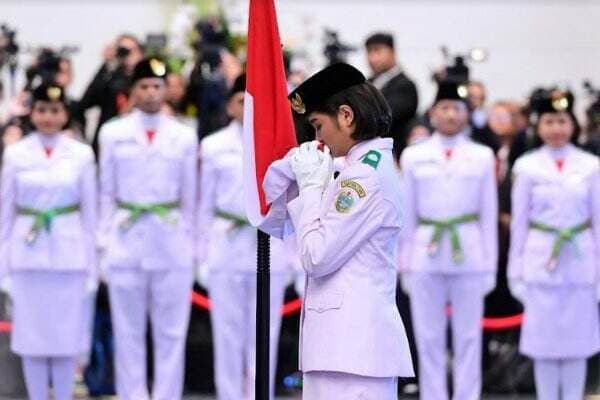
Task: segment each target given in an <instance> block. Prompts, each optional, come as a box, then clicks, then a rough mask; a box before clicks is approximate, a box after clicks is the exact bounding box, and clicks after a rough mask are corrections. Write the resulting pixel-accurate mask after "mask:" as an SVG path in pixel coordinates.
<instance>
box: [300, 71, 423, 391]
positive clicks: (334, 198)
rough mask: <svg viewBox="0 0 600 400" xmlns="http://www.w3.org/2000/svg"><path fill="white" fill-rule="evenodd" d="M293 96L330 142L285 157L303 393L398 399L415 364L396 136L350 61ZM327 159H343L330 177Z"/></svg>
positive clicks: (382, 104) (385, 109) (381, 103)
mask: <svg viewBox="0 0 600 400" xmlns="http://www.w3.org/2000/svg"><path fill="white" fill-rule="evenodd" d="M290 100H291V104H292V108H293V110H294V113H295V117H297V118H306V120H307V121H308V122H309V123H310V125H311V127H312V129H314V131H316V137H317V140H319V141H322V142H323V143H324V144H325V145H326V146H325V147H324V148H323V151H322V150H319V143H318V142H317V141H313V142H307V143H304V144H302V145H301V146H300V148H299V149H297V150H296V151H295V154H293V155H292V156H291V159H290V162H291V166H292V170H293V171H294V173H295V175H296V180H297V183H298V187H299V190H300V194H299V196H298V197H297V198H296V199H294V200H292V201H291V202H290V203H289V204H288V210H289V213H290V216H291V219H292V221H293V224H294V228H295V231H296V236H297V247H298V251H299V253H300V259H301V261H302V266H303V267H304V269H305V271H306V274H307V277H308V278H307V282H306V289H305V293H306V295H305V298H304V307H303V312H302V317H301V322H300V323H301V327H300V348H301V350H300V369H301V370H302V372H303V376H304V384H303V394H302V396H303V398H304V399H306V400H314V399H345V400H358V399H367V400H391V399H397V397H398V387H397V377H398V376H402V377H410V376H413V370H412V362H411V357H410V351H409V348H408V340H407V338H406V333H405V331H404V326H403V324H402V320H401V318H400V314H399V312H398V309H397V308H396V301H395V299H396V265H395V259H396V248H397V242H398V237H399V234H400V226H401V215H402V211H401V198H400V197H401V196H400V184H399V182H398V176H397V173H396V169H395V166H394V158H393V155H392V147H393V143H392V139H389V138H385V139H384V138H382V137H383V136H385V135H386V134H387V133H388V131H389V128H390V124H391V112H390V109H389V106H388V104H387V102H386V101H385V99H384V98H383V96H382V95H381V93H380V92H379V91H378V90H377V89H376V88H375V87H374V86H373V85H371V84H370V83H368V82H366V80H365V77H364V76H363V75H362V74H361V73H360V72H359V71H358V70H357V69H355V68H354V67H352V66H350V65H348V64H334V65H332V66H330V67H327V68H325V69H324V70H322V71H320V72H318V73H317V74H316V75H314V76H312V77H311V78H309V79H308V80H306V81H305V82H304V83H302V84H301V85H300V86H299V87H298V88H296V89H295V90H294V91H293V92H292V93H291V94H290ZM314 131H313V135H314ZM332 155H333V156H334V157H344V160H343V161H344V162H343V163H342V164H343V166H342V167H343V168H341V170H339V171H337V173H336V174H333V172H334V171H333V161H332V160H333V159H332Z"/></svg>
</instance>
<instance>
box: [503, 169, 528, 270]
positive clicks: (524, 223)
mask: <svg viewBox="0 0 600 400" xmlns="http://www.w3.org/2000/svg"><path fill="white" fill-rule="evenodd" d="M521 167H522V165H521V163H519V161H517V163H516V164H515V168H514V169H513V172H514V174H515V175H514V183H513V187H512V196H511V198H512V218H511V224H510V249H509V252H508V268H507V271H508V272H507V274H508V279H509V280H513V279H517V280H519V279H522V277H523V275H522V274H523V250H524V248H525V241H526V240H527V232H528V231H529V202H530V199H531V181H530V179H529V178H528V177H527V175H526V174H524V173H523V172H522V168H521Z"/></svg>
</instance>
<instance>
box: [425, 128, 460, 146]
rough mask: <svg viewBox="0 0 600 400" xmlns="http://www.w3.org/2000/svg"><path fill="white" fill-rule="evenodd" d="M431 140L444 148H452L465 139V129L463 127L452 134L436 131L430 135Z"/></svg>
mask: <svg viewBox="0 0 600 400" xmlns="http://www.w3.org/2000/svg"><path fill="white" fill-rule="evenodd" d="M431 140H432V143H435V144H436V145H438V146H440V147H442V148H444V149H452V148H454V147H456V146H458V145H460V144H462V143H464V142H465V141H466V140H467V130H466V129H465V130H463V131H461V132H459V133H457V134H456V135H454V136H446V135H442V134H441V133H439V132H437V131H436V132H434V133H433V135H432V136H431Z"/></svg>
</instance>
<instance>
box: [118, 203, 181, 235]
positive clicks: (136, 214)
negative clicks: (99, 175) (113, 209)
mask: <svg viewBox="0 0 600 400" xmlns="http://www.w3.org/2000/svg"><path fill="white" fill-rule="evenodd" d="M117 206H118V207H119V208H120V209H122V210H127V211H129V212H130V214H129V218H127V219H126V220H125V221H123V222H122V223H121V229H122V230H127V229H129V228H130V227H131V225H133V224H135V223H136V222H137V221H138V220H139V219H140V217H141V216H142V215H144V214H154V215H157V216H159V217H160V218H161V219H162V220H163V221H165V222H167V223H173V220H171V219H169V213H170V212H171V210H174V209H176V208H179V202H178V201H171V202H168V203H156V204H134V203H128V202H124V201H117Z"/></svg>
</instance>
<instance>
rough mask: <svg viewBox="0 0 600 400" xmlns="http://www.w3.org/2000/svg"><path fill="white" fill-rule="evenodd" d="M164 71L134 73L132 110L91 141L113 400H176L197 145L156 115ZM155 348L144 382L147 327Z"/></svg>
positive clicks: (146, 65)
mask: <svg viewBox="0 0 600 400" xmlns="http://www.w3.org/2000/svg"><path fill="white" fill-rule="evenodd" d="M166 75H167V71H166V66H165V64H164V63H163V62H162V61H160V60H158V59H156V58H149V59H144V60H143V61H141V62H140V63H138V64H137V66H136V67H135V69H134V73H133V78H132V79H133V85H132V93H131V95H132V96H133V101H134V103H135V106H136V108H135V109H134V111H133V112H132V113H131V114H129V115H127V116H125V117H122V118H118V119H115V120H113V121H112V122H109V123H107V124H106V125H104V126H103V127H102V130H101V131H100V194H101V197H100V200H101V224H102V226H101V229H102V230H101V244H102V246H103V248H104V251H105V254H104V256H103V261H102V264H103V267H104V268H106V269H107V276H108V287H109V295H110V306H111V315H112V320H113V324H114V332H115V352H116V357H115V365H116V384H117V395H118V396H119V399H120V400H147V399H149V398H152V399H153V400H177V399H180V398H181V396H182V391H183V378H184V354H185V342H186V333H187V327H188V322H189V316H190V290H191V288H192V284H193V253H194V251H195V219H194V218H195V213H194V210H195V202H196V185H197V165H196V160H197V138H196V135H195V133H194V132H193V131H192V130H190V129H189V128H188V127H186V126H184V125H182V124H180V123H179V122H177V121H176V120H175V119H173V118H171V117H169V116H166V115H162V114H160V108H161V105H162V103H163V101H164V99H165V95H166V85H165V78H166ZM148 317H150V321H151V325H152V336H153V341H152V344H153V346H154V360H155V363H154V374H153V375H154V382H153V387H152V390H151V392H152V395H151V396H150V395H149V394H148V387H147V382H146V324H147V320H148Z"/></svg>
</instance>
